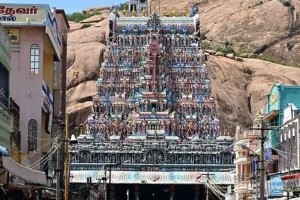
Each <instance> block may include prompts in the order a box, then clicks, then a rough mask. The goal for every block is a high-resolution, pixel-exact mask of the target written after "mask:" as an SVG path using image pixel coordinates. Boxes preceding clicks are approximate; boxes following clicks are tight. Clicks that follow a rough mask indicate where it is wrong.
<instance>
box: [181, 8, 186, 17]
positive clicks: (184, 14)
mask: <svg viewBox="0 0 300 200" xmlns="http://www.w3.org/2000/svg"><path fill="white" fill-rule="evenodd" d="M181 15H182V16H183V17H185V16H186V9H185V8H184V9H183V11H182V12H181Z"/></svg>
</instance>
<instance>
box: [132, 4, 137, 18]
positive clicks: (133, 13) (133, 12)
mask: <svg viewBox="0 0 300 200" xmlns="http://www.w3.org/2000/svg"><path fill="white" fill-rule="evenodd" d="M132 16H133V17H135V16H136V10H135V5H134V6H133V9H132Z"/></svg>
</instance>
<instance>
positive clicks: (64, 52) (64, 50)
mask: <svg viewBox="0 0 300 200" xmlns="http://www.w3.org/2000/svg"><path fill="white" fill-rule="evenodd" d="M67 34H68V33H67V32H66V33H63V37H62V52H61V96H60V101H61V106H60V115H61V120H62V121H63V124H65V120H66V90H67V82H66V80H67V49H68V45H67ZM63 132H64V128H63V129H62V130H59V131H58V134H59V135H60V134H63ZM62 138H63V141H64V139H65V138H64V137H62ZM63 146H64V145H63V143H61V145H60V146H58V148H57V156H56V200H59V199H60V191H61V185H62V180H63V173H62V172H63V168H64V166H63V160H64V159H63V157H64V154H63V151H62V150H64V149H63Z"/></svg>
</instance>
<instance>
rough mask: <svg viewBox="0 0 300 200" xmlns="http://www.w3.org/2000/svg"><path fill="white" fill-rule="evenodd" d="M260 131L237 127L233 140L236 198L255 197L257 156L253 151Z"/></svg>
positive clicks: (239, 199) (243, 199)
mask: <svg viewBox="0 0 300 200" xmlns="http://www.w3.org/2000/svg"><path fill="white" fill-rule="evenodd" d="M259 136H260V133H259V132H257V131H241V130H240V128H239V127H237V130H236V134H235V142H234V152H235V159H234V164H235V165H236V182H235V187H234V192H235V194H236V199H237V200H246V199H255V198H256V188H257V187H258V188H259V185H258V182H257V181H256V180H257V177H258V176H257V175H258V174H257V166H258V165H257V164H258V162H257V161H258V157H257V156H256V155H257V154H256V153H255V151H256V149H257V147H258V145H259V140H258V139H259Z"/></svg>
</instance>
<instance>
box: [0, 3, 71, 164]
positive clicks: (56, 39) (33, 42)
mask: <svg viewBox="0 0 300 200" xmlns="http://www.w3.org/2000/svg"><path fill="white" fill-rule="evenodd" d="M0 8H1V9H0V13H3V14H1V16H0V17H1V19H2V20H1V21H2V24H3V26H4V27H5V30H6V32H7V33H8V35H9V37H10V40H11V57H12V62H11V66H12V67H11V77H12V78H11V84H10V94H11V96H12V97H13V99H14V100H15V101H16V103H17V104H18V105H19V107H20V131H21V134H22V140H21V150H22V152H23V153H29V154H31V155H33V156H30V157H32V158H31V159H29V160H28V161H26V165H28V163H29V164H30V163H32V162H34V161H37V160H38V159H39V158H40V157H41V156H43V155H44V154H45V153H46V152H47V151H48V150H49V149H50V147H51V142H49V141H48V140H47V139H49V140H50V139H51V133H52V128H53V126H52V121H53V117H54V116H55V115H58V111H57V110H58V108H60V102H61V101H60V92H59V91H60V90H61V88H60V82H61V81H60V80H61V77H60V76H59V74H61V71H60V69H59V67H57V66H58V65H57V64H56V62H61V51H62V37H61V33H60V32H59V30H61V29H62V27H64V24H67V22H65V21H64V22H59V21H60V20H61V19H62V18H59V17H57V14H56V10H55V9H50V8H49V6H48V5H45V4H35V5H33V4H1V7H0ZM41 138H42V140H41ZM23 164H25V162H24V163H23ZM37 168H38V169H39V166H38V167H37Z"/></svg>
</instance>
